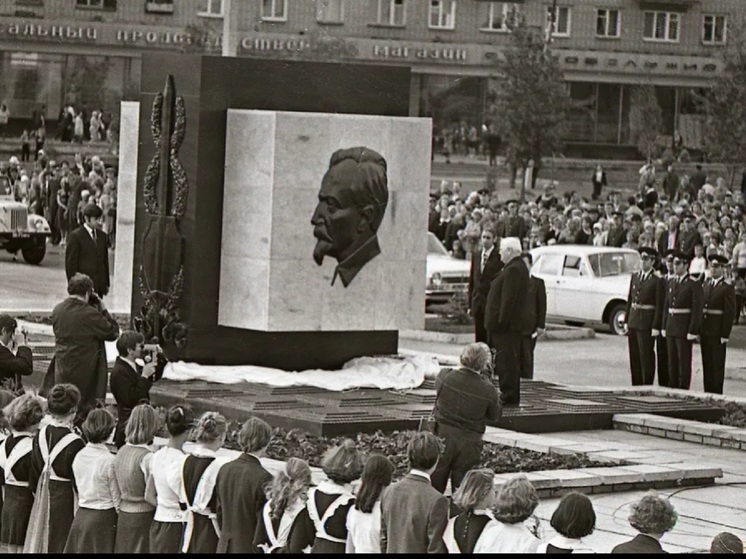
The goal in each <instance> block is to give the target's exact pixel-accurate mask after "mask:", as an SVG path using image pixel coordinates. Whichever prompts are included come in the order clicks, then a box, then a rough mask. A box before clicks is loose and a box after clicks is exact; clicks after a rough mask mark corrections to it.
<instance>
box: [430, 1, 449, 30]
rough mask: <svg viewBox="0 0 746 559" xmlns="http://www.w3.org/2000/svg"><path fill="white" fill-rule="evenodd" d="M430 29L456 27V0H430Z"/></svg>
mask: <svg viewBox="0 0 746 559" xmlns="http://www.w3.org/2000/svg"><path fill="white" fill-rule="evenodd" d="M428 27H430V29H453V28H454V27H456V0H430V17H429V19H428Z"/></svg>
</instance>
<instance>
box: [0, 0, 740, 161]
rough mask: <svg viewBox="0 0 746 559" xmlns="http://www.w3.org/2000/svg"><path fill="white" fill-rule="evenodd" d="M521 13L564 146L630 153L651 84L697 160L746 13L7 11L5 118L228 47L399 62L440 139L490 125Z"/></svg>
mask: <svg viewBox="0 0 746 559" xmlns="http://www.w3.org/2000/svg"><path fill="white" fill-rule="evenodd" d="M553 11H554V18H552V17H551V16H552V12H553ZM516 13H519V14H520V15H521V17H524V18H525V21H526V22H527V23H528V25H530V26H534V27H537V28H540V29H542V30H544V31H545V32H546V31H548V28H549V27H550V26H552V23H551V22H552V19H553V20H554V23H553V29H552V33H551V43H552V50H553V52H554V54H555V55H556V56H557V57H558V60H559V63H560V65H561V67H562V70H563V72H564V76H565V80H566V82H567V87H568V88H569V91H570V94H571V97H572V100H573V110H572V113H571V118H570V126H569V127H568V131H567V140H568V141H570V142H577V143H581V144H582V143H586V144H594V145H603V146H628V145H629V144H630V143H631V130H630V120H631V119H630V99H631V93H632V90H633V88H634V87H635V86H636V85H641V84H650V85H653V86H655V88H656V93H657V98H658V101H659V104H660V105H661V108H662V110H663V115H664V127H663V130H662V134H663V135H664V136H673V135H674V134H675V133H676V132H678V133H679V134H680V135H681V137H682V140H683V143H684V144H685V145H686V146H688V147H692V148H697V147H699V142H700V133H699V117H698V116H697V114H696V104H695V103H694V101H693V98H694V92H696V90H697V89H699V88H703V87H706V86H707V84H708V82H709V80H711V79H712V77H713V76H716V75H718V74H719V73H721V72H722V71H723V62H722V60H721V58H720V55H721V54H722V49H723V48H724V47H725V46H726V45H727V41H728V27H729V26H731V27H733V26H735V25H736V23H737V21H738V20H740V19H741V18H742V16H743V14H744V13H746V1H744V0H514V1H512V2H491V1H482V0H292V1H291V0H178V2H177V1H173V0H144V1H143V0H127V1H124V0H118V1H117V0H0V103H6V104H7V105H8V107H9V109H10V113H11V117H13V116H18V117H20V116H25V115H28V114H30V113H31V111H33V110H38V109H39V108H40V107H41V106H43V107H44V108H43V110H44V112H45V115H46V117H47V119H48V120H54V119H56V117H57V115H58V114H59V112H60V110H61V109H62V108H63V107H64V106H65V105H66V104H68V103H72V104H76V105H78V106H80V105H83V106H84V107H83V108H85V109H87V110H94V109H95V108H97V107H95V106H87V105H92V104H93V105H95V104H97V103H98V104H101V105H107V106H108V108H109V109H108V110H116V104H117V103H118V101H119V100H120V99H122V98H135V97H136V95H137V87H138V84H139V72H140V58H141V56H142V53H143V52H145V51H148V50H153V49H161V50H164V49H165V50H177V51H182V52H195V51H196V52H213V53H217V54H219V53H220V52H221V51H223V52H224V51H227V52H228V53H230V54H233V55H236V56H246V57H261V58H277V59H283V58H286V59H287V58H289V59H300V60H303V59H308V60H316V61H333V62H340V63H344V62H354V63H374V64H395V65H407V66H410V67H411V69H412V88H411V91H412V94H411V100H410V112H411V114H412V115H417V116H431V117H432V118H433V120H434V126H435V129H436V131H437V130H442V129H445V128H449V127H461V128H464V127H466V128H469V127H472V126H474V127H477V128H478V127H481V125H483V124H484V123H486V122H489V121H491V120H495V119H498V118H499V115H495V114H492V112H491V111H490V95H491V94H490V92H491V90H493V89H494V87H495V83H496V81H497V80H499V79H500V78H499V76H498V74H497V66H496V61H497V60H499V58H500V56H501V53H502V52H503V51H504V50H505V49H506V48H509V46H510V43H511V37H510V31H509V29H508V21H509V19H510V18H511V17H515V14H516ZM223 39H225V41H224V40H223ZM92 82H93V83H97V84H99V85H100V87H98V88H96V87H93V86H91V83H92ZM382 87H385V84H382ZM99 108H101V107H99Z"/></svg>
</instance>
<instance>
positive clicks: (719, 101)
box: [698, 18, 746, 179]
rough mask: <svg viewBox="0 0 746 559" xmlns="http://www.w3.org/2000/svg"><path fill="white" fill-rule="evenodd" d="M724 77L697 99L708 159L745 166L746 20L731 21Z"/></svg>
mask: <svg viewBox="0 0 746 559" xmlns="http://www.w3.org/2000/svg"><path fill="white" fill-rule="evenodd" d="M721 57H722V59H723V61H724V62H725V69H724V72H723V74H722V75H720V76H718V77H716V78H714V79H713V80H712V82H711V87H710V88H709V89H708V90H707V91H706V92H705V93H704V95H701V96H699V97H698V106H699V108H700V110H701V112H702V113H704V126H703V140H704V146H705V150H706V151H707V153H708V155H709V156H710V157H711V158H712V159H715V160H718V161H720V162H722V163H725V164H727V165H728V166H729V167H730V168H731V179H732V177H733V174H734V172H735V167H736V166H738V165H743V163H744V162H746V18H742V19H741V20H740V21H734V22H733V23H732V24H731V22H730V21H728V48H727V49H725V50H724V51H723V52H722V53H721Z"/></svg>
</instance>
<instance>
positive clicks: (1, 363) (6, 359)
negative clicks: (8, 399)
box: [0, 314, 34, 392]
mask: <svg viewBox="0 0 746 559" xmlns="http://www.w3.org/2000/svg"><path fill="white" fill-rule="evenodd" d="M17 328H18V322H17V321H16V319H15V318H13V317H12V316H10V315H8V314H0V384H2V386H3V387H5V388H7V389H8V390H10V391H12V392H17V391H19V390H23V380H22V377H24V376H28V375H30V374H31V373H33V372H34V365H33V355H32V354H31V348H30V347H28V342H27V340H26V332H25V331H24V330H21V331H20V332H16V330H17Z"/></svg>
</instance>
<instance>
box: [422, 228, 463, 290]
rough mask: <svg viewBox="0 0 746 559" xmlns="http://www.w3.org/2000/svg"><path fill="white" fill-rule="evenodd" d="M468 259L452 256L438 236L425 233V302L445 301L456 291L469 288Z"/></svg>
mask: <svg viewBox="0 0 746 559" xmlns="http://www.w3.org/2000/svg"><path fill="white" fill-rule="evenodd" d="M470 268H471V264H470V263H469V261H468V260H459V259H458V258H454V257H453V256H451V255H450V254H448V251H447V250H446V249H445V247H444V246H443V243H441V242H440V240H439V239H438V237H436V236H435V235H433V234H432V233H430V232H428V234H427V279H426V280H425V281H426V284H425V303H426V304H428V305H429V304H431V303H447V302H448V301H449V300H450V299H451V297H453V296H454V295H455V294H456V293H465V292H466V291H467V289H468V288H469V270H470Z"/></svg>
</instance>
